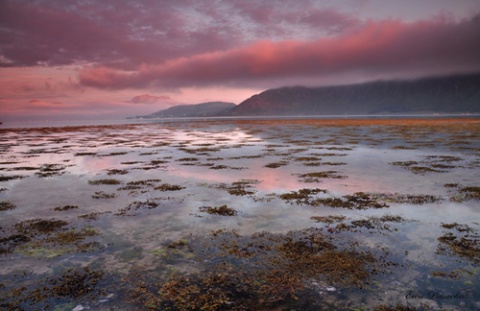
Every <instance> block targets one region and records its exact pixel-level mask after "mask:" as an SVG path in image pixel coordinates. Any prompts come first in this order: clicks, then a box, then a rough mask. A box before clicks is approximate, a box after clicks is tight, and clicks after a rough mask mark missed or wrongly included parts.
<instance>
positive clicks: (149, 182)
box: [117, 179, 162, 191]
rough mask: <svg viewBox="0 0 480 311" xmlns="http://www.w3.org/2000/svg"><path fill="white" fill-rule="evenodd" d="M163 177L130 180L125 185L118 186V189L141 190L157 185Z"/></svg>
mask: <svg viewBox="0 0 480 311" xmlns="http://www.w3.org/2000/svg"><path fill="white" fill-rule="evenodd" d="M161 181H162V180H161V179H145V180H137V181H130V182H128V183H127V184H126V185H125V186H123V187H120V188H118V189H117V190H119V191H121V190H140V189H143V188H144V187H155V186H156V184H157V183H159V182H161Z"/></svg>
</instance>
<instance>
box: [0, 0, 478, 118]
mask: <svg viewBox="0 0 480 311" xmlns="http://www.w3.org/2000/svg"><path fill="white" fill-rule="evenodd" d="M470 72H480V1H479V0H421V1H418V0H402V1H397V0H318V1H317V0H135V1H127V0H102V1H95V0H69V1H64V0H0V121H19V120H78V119H112V118H125V117H128V116H137V115H145V114H150V113H154V112H156V111H158V110H161V109H166V108H168V107H171V106H174V105H179V104H196V103H202V102H207V101H228V102H233V103H236V104H239V103H241V102H242V101H243V100H245V99H247V98H249V97H251V96H253V95H254V94H258V93H260V92H262V91H264V90H266V89H269V88H276V87H282V86H296V85H304V86H325V85H338V84H351V83H362V82H367V81H374V80H388V79H416V78H422V77H428V76H442V75H451V74H461V73H470Z"/></svg>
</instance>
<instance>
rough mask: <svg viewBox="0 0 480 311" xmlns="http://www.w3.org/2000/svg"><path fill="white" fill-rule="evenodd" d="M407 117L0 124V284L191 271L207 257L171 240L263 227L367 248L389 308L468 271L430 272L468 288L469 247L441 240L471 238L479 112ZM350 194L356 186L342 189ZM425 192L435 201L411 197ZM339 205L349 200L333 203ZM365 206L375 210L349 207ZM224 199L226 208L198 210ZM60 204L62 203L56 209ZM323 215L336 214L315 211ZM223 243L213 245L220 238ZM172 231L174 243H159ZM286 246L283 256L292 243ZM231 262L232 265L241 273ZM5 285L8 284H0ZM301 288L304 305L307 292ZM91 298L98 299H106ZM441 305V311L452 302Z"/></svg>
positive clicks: (474, 278) (357, 299) (356, 299)
mask: <svg viewBox="0 0 480 311" xmlns="http://www.w3.org/2000/svg"><path fill="white" fill-rule="evenodd" d="M417 121H418V122H417V123H415V122H410V121H409V122H406V123H405V122H399V121H390V122H384V121H381V122H380V121H378V120H377V121H371V122H370V123H369V122H366V121H365V120H362V122H357V121H351V122H350V123H349V122H347V121H345V120H344V121H341V122H336V123H332V122H322V121H313V120H309V121H305V122H300V121H299V120H296V121H292V122H286V121H283V122H280V123H279V122H245V121H242V122H197V123H195V122H191V123H174V124H170V123H169V124H143V125H128V126H105V127H97V128H91V127H78V128H51V129H21V130H8V132H5V131H4V133H2V134H5V135H4V136H2V139H1V142H0V144H1V145H0V150H1V153H0V156H1V158H0V163H1V164H0V178H1V179H0V190H1V191H0V202H5V203H4V205H2V206H5V207H4V208H3V209H2V210H0V216H1V218H0V227H1V233H0V234H1V236H0V238H1V240H0V241H1V243H0V247H1V250H2V252H1V253H0V260H2V261H3V262H5V263H8V264H6V265H2V267H1V268H0V273H1V274H2V275H3V276H5V278H6V279H10V278H13V276H12V273H14V271H33V272H34V274H35V275H36V276H37V277H38V278H42V277H44V275H43V274H47V275H54V274H55V273H56V271H63V270H65V267H67V266H82V267H84V266H87V265H92V264H95V265H96V266H97V267H100V268H101V269H103V270H105V271H108V273H110V274H111V279H112V280H113V279H115V278H122V277H130V275H129V274H130V273H132V271H133V270H135V269H140V267H144V266H146V267H152V268H151V269H160V270H162V269H165V267H166V266H165V265H169V266H173V267H176V269H179V270H181V271H184V270H185V271H187V270H188V269H187V268H186V267H187V266H189V265H190V266H192V265H193V266H194V268H190V270H195V269H197V270H198V271H200V270H201V269H203V268H205V267H206V268H207V269H210V268H211V267H210V268H208V265H207V266H205V267H203V266H201V265H200V263H201V262H203V261H202V260H200V257H199V256H200V253H198V252H196V251H195V250H194V247H193V246H192V245H190V246H188V247H190V248H192V250H191V251H187V246H185V245H187V244H188V243H190V242H189V241H193V240H196V239H199V240H201V243H205V244H207V245H210V244H209V243H210V242H208V241H209V239H210V241H213V240H215V238H216V236H215V235H213V236H212V232H220V231H219V230H224V231H222V232H229V230H236V231H235V232H236V234H238V235H240V236H243V237H242V238H241V239H249V238H252V239H253V237H250V236H251V235H252V234H254V233H256V232H257V233H258V232H269V234H270V233H271V234H277V235H278V236H275V238H271V239H270V240H269V241H270V242H272V241H275V243H284V242H280V241H281V240H282V239H283V238H286V236H287V235H288V234H299V235H302V234H303V233H302V234H301V233H300V232H302V230H306V229H307V228H315V229H318V230H319V231H318V232H319V233H318V236H317V238H319V237H320V236H322V238H325V239H327V238H328V239H331V240H332V243H334V244H336V247H337V248H340V249H341V248H342V247H343V248H345V249H350V250H356V249H357V248H360V249H362V250H363V251H365V252H367V251H368V252H371V251H374V252H375V253H376V252H377V251H381V252H384V253H385V254H384V255H382V256H384V257H382V260H387V259H388V261H389V262H390V261H394V262H395V263H396V266H395V267H396V268H395V269H388V271H387V272H386V274H385V275H383V276H378V277H377V279H376V280H375V282H378V284H380V288H381V287H382V286H383V287H384V288H389V291H391V293H392V295H391V296H392V297H397V298H395V299H396V300H395V302H396V303H400V304H401V303H404V302H405V301H404V298H401V297H405V295H403V294H402V293H404V292H405V291H406V290H412V288H409V286H410V287H411V286H412V285H411V284H413V283H415V284H417V285H418V284H421V282H420V281H419V280H420V279H423V278H426V277H428V278H432V273H433V274H434V275H437V277H436V278H435V282H436V283H434V282H433V281H432V282H431V283H428V286H429V287H431V288H432V287H433V289H435V288H434V287H435V286H437V285H438V286H443V284H446V283H449V282H450V283H451V282H454V283H455V282H457V283H458V284H460V283H462V282H466V281H467V279H465V278H464V277H463V276H460V277H459V278H458V279H451V278H443V279H442V278H439V279H438V275H439V272H438V271H440V270H441V271H447V272H449V273H450V272H452V271H453V272H455V271H456V273H459V272H458V271H460V270H459V269H466V270H465V271H468V272H465V273H464V274H469V275H470V277H469V278H468V282H472V284H475V285H478V275H477V272H476V270H475V267H476V265H477V260H478V247H477V248H475V246H474V248H473V251H470V252H469V253H468V254H470V257H472V258H470V257H468V256H465V254H466V253H465V252H464V251H462V248H461V247H462V245H460V244H458V243H457V244H452V243H453V242H451V241H454V242H455V241H457V240H458V241H460V237H461V236H462V234H463V231H461V230H457V229H455V228H456V227H455V226H454V225H453V224H455V223H458V224H465V225H468V226H469V227H468V228H470V229H469V230H471V232H470V231H469V234H471V236H473V237H474V238H475V236H476V234H478V229H479V224H478V222H475V219H478V216H479V210H478V208H477V205H478V200H479V198H478V197H475V195H477V194H476V192H475V189H477V188H478V182H479V180H478V176H479V169H480V159H479V154H478V150H480V142H479V141H478V140H476V139H474V137H478V134H480V125H479V122H476V121H469V122H466V123H465V122H464V121H458V122H452V121H448V122H446V121H445V122H439V123H434V122H426V121H419V120H417ZM432 142H433V143H432ZM302 176H309V177H308V178H307V177H302ZM312 176H313V177H312ZM476 187H477V188H476ZM302 189H303V190H304V189H307V190H308V189H310V191H311V190H312V189H318V190H316V191H317V193H313V194H306V192H305V193H303V195H304V197H301V198H296V199H295V200H298V201H295V200H293V199H292V200H291V201H289V200H287V199H285V198H287V197H288V194H290V195H293V194H294V193H296V194H297V195H300V194H302V192H301V191H302ZM468 191H470V192H468ZM358 192H362V193H365V194H366V195H365V196H361V195H357V196H355V195H354V194H355V193H358ZM467 194H468V195H467ZM409 196H410V197H409ZM429 196H430V197H432V198H435V200H433V201H432V202H428V201H422V200H423V198H424V197H425V198H427V199H428V198H429ZM462 198H465V199H462ZM302 200H303V201H302ZM321 200H323V201H321ZM342 200H343V201H342ZM347 200H350V201H349V202H350V203H349V204H351V205H350V208H347V205H345V206H343V207H342V206H340V207H338V206H336V204H337V205H338V204H339V203H338V202H343V203H342V204H346V203H345V202H347ZM362 200H363V201H362ZM368 200H373V201H375V202H377V201H379V202H381V203H382V204H383V205H381V204H380V205H379V206H383V207H382V208H371V207H370V208H368V207H367V208H362V209H360V208H352V207H351V206H359V204H361V203H362V202H366V201H368ZM373 201H372V202H373ZM302 202H303V203H302ZM319 202H321V203H319ZM352 202H353V203H355V204H356V205H355V204H353V203H352ZM8 203H9V204H12V205H9V204H8ZM223 205H225V206H228V207H229V208H231V209H233V210H235V211H236V212H237V214H236V216H233V217H228V216H223V215H214V214H213V215H212V214H208V213H206V212H205V211H204V210H205V209H203V210H202V208H201V207H220V206H223ZM11 206H15V207H14V208H12V207H11ZM65 206H74V207H75V208H72V209H65V211H59V209H55V208H56V207H65ZM332 215H333V216H335V215H337V216H344V218H343V219H342V220H340V221H336V220H334V219H333V218H328V217H331V216H332ZM394 216H395V217H397V218H395V217H394ZM322 217H323V218H322ZM382 217H384V218H382ZM388 217H390V218H388ZM332 219H333V220H332ZM398 219H400V220H398ZM59 220H61V221H65V222H66V223H67V225H65V226H64V227H62V228H61V229H59V230H56V231H55V230H53V231H51V232H48V234H47V233H42V232H40V233H38V232H37V233H35V232H31V233H28V234H27V233H23V231H22V230H24V229H22V228H30V227H28V226H33V225H32V223H33V224H35V226H40V224H41V225H42V226H44V227H45V228H48V226H50V225H52V224H54V221H59ZM444 224H447V227H448V224H452V226H453V229H448V228H446V227H445V226H443V225H444ZM41 228H43V227H41ZM45 228H44V229H42V230H46V229H45ZM85 228H87V229H88V228H93V229H94V230H96V231H95V234H94V233H93V231H92V232H90V231H82V230H87V229H85ZM459 228H460V229H461V228H463V227H459ZM309 230H313V229H309ZM455 230H456V231H455ZM457 231H458V232H457ZM82 232H89V234H90V233H91V236H82ZM289 232H290V233H289ZM291 232H296V233H291ZM320 233H321V234H320ZM450 233H451V234H452V235H446V234H450ZM216 234H220V233H216ZM324 235H325V236H324ZM234 236H235V235H233V236H232V237H234ZM313 236H314V235H312V239H313ZM442 236H446V238H443V240H442V239H441V238H440V237H442ZM67 237H68V239H69V240H68V239H66V238H67ZM62 238H63V240H62ZM456 238H457V239H456ZM467 238H468V237H467ZM202 239H205V240H202ZM235 239H237V238H236V237H235V238H232V239H230V240H229V239H226V240H225V243H226V244H225V245H224V246H225V247H227V246H228V243H233V242H234V241H235ZM256 239H257V240H259V241H260V242H261V243H267V242H266V241H264V240H262V239H260V238H259V237H257V238H256ZM455 239H456V240H455ZM184 240H186V241H187V242H182V243H183V244H182V243H180V242H179V241H184ZM172 241H173V242H175V241H177V242H175V243H177V244H174V245H176V246H175V247H178V249H175V248H174V247H170V248H169V247H167V246H166V245H171V244H168V243H173V242H172ZM442 241H447V242H448V243H450V244H445V243H443V244H442ZM237 242H238V241H237ZM257 242H258V241H257ZM257 242H255V243H257ZM260 242H258V243H260ZM68 243H70V244H72V245H75V247H73V246H72V245H70V244H68ZM82 243H83V244H82ZM88 243H90V244H88ZM238 243H240V242H238ZM242 243H243V242H242ZM252 243H253V242H252ZM298 243H300V242H298ZM298 243H297V244H295V245H297V246H296V247H297V249H296V250H295V251H300V250H302V251H304V252H306V251H307V249H303V246H301V243H300V244H298ZM302 243H303V242H302ZM184 244H185V245H184ZM85 245H87V246H88V247H87V246H85ZM182 245H183V246H182ZM188 245H189V244H188ZM252 245H253V244H252ZM281 245H284V244H281ZM80 247H84V248H83V249H82V248H80ZM209 247H213V246H211V245H210V246H209ZM215 247H218V246H215ZM228 247H233V246H228ZM250 247H253V246H250ZM278 247H280V246H277V248H278ZM282 247H283V246H282ZM277 248H275V249H276V250H277ZM439 249H445V250H444V251H442V252H439ZM82 250H84V251H82ZM174 250H175V251H176V253H175V254H173V253H172V252H174ZM257 251H259V250H258V249H257ZM169 252H170V253H169ZM231 252H233V250H231ZM272 252H273V250H272ZM232 254H233V253H230V255H232ZM239 254H241V253H239ZM345 254H346V253H338V254H335V256H344V255H345ZM352 254H353V253H351V255H352ZM230 255H229V256H230ZM237 255H238V254H237ZM277 255H278V254H277ZM317 255H318V256H320V255H322V256H323V255H325V256H326V255H327V254H324V253H321V254H320V253H319V254H316V255H315V256H317ZM169 256H170V257H169ZM172 256H173V257H172ZM202 256H207V255H206V254H203V255H202ZM242 256H243V255H242ZM262 256H263V255H262ZM265 256H267V254H265ZM269 256H276V255H274V254H269V255H268V256H267V257H268V258H270V257H269ZM289 256H290V257H288V258H289V259H288V260H292V258H295V260H299V258H297V257H296V255H295V254H290V255H289ZM292 256H293V257H292ZM309 256H310V255H309ZM207 257H208V256H207ZM307 257H308V256H307ZM387 257H388V258H387ZM172 258H175V260H174V259H172ZM249 258H250V257H249ZM253 258H256V257H255V256H254V257H253ZM209 260H210V259H209ZM232 260H233V259H232ZM245 260H246V259H245V258H243V259H242V260H239V259H238V258H236V259H235V260H233V262H235V264H236V265H238V267H239V268H240V267H241V266H242V262H246V261H245ZM257 260H260V259H257ZM272 260H273V259H272ZM275 260H279V259H275ZM282 260H286V259H285V258H283V259H282ZM66 262H69V264H66ZM204 263H205V264H206V262H204ZM296 264H298V263H296ZM46 265H48V266H49V267H51V268H49V269H45V268H44V267H45V266H46ZM153 267H155V268H153ZM462 267H464V268H462ZM190 270H188V271H190ZM462 271H463V270H462ZM453 272H452V273H453ZM117 273H118V275H117ZM435 273H436V274H435ZM462 273H463V272H462ZM462 275H463V274H462ZM266 277H271V276H266ZM295 277H297V276H295ZM245 281H246V280H245ZM302 282H309V284H310V283H312V282H313V281H312V280H311V279H309V280H305V279H302ZM315 282H317V281H315ZM318 282H319V281H318ZM318 282H317V283H316V284H320V283H321V282H320V283H318ZM322 282H324V280H322ZM392 282H397V283H395V284H396V286H393V285H395V284H394V283H392ZM412 282H413V283H412ZM422 282H424V281H422ZM457 283H455V284H457ZM312 284H313V283H312ZM322 284H323V283H322ZM435 284H437V285H435ZM439 284H440V285H439ZM327 285H328V284H326V285H325V286H327ZM309 286H310V285H309ZM312 286H313V285H312ZM315 286H317V285H315ZM318 286H320V285H318ZM330 286H333V285H332V284H330ZM335 286H337V285H335ZM455 286H457V285H455ZM13 287H14V285H13V283H12V284H10V283H9V284H7V285H5V287H4V288H3V289H4V290H5V291H7V289H8V288H10V289H11V288H13ZM309 288H313V287H311V286H310V287H309ZM319 288H324V287H321V286H320V287H319ZM325 288H326V287H325ZM0 290H1V289H0ZM123 290H126V289H121V291H123ZM292 290H293V289H292ZM319 290H320V291H322V290H323V289H319ZM344 290H345V291H347V288H344ZM112 291H113V290H112ZM301 293H302V295H303V296H302V298H303V299H305V301H309V299H313V300H315V299H317V298H318V297H317V298H315V295H313V294H312V295H313V296H308V295H307V294H306V292H303V291H302V292H301ZM111 294H114V295H117V294H118V293H117V292H115V291H113V292H111ZM317 294H318V290H317ZM305 295H306V296H305ZM329 295H333V296H332V297H337V298H339V297H342V299H343V300H344V301H350V302H349V303H350V305H356V306H359V307H361V306H362V304H363V303H364V302H362V301H368V303H367V304H368V307H373V306H375V304H376V303H374V301H375V299H374V296H375V295H376V294H375V291H373V292H369V291H360V292H358V293H356V294H355V295H352V296H351V297H348V295H347V296H334V295H335V294H333V293H330V294H329ZM287 296H288V295H286V296H285V297H287ZM362 297H363V298H362ZM285 299H287V298H285ZM466 299H467V303H468V306H474V305H475V303H476V302H477V301H478V300H479V299H480V298H479V297H478V293H476V292H475V293H473V294H472V295H471V296H469V297H468V298H466ZM98 300H99V301H100V300H101V299H100V298H99V299H98ZM287 300H288V299H287ZM337 300H338V299H337ZM430 300H431V301H434V302H435V303H437V304H438V305H439V306H441V304H442V301H441V299H437V300H435V299H430ZM74 301H75V300H74ZM105 301H106V302H105V306H107V305H109V304H110V305H111V306H113V305H114V304H115V303H114V302H113V301H110V300H108V299H107V300H105ZM315 301H316V300H315ZM56 303H58V304H62V303H64V302H59V301H57V302H56ZM128 303H129V302H128V301H127V300H125V301H121V302H119V304H124V305H128ZM292 303H293V302H292ZM316 303H320V300H318V301H317V302H316ZM449 303H451V304H449V306H451V305H453V306H454V307H455V306H456V303H457V302H455V301H453V302H449ZM53 304H55V302H53ZM92 306H93V305H92Z"/></svg>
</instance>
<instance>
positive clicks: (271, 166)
mask: <svg viewBox="0 0 480 311" xmlns="http://www.w3.org/2000/svg"><path fill="white" fill-rule="evenodd" d="M285 165H288V162H287V161H280V162H272V163H267V164H265V167H268V168H279V167H282V166H285Z"/></svg>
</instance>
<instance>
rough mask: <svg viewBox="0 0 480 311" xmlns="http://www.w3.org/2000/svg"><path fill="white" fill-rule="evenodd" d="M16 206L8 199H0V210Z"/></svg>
mask: <svg viewBox="0 0 480 311" xmlns="http://www.w3.org/2000/svg"><path fill="white" fill-rule="evenodd" d="M15 208H17V206H16V205H15V204H13V203H12V202H9V201H0V212H1V211H7V210H12V209H15Z"/></svg>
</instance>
